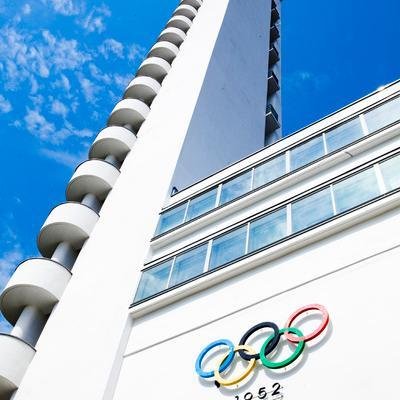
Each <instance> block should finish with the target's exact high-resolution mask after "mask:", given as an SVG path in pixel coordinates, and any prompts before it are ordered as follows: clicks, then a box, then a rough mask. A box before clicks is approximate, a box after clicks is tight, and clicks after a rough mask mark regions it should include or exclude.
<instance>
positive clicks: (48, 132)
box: [24, 109, 55, 140]
mask: <svg viewBox="0 0 400 400" xmlns="http://www.w3.org/2000/svg"><path fill="white" fill-rule="evenodd" d="M24 121H25V125H26V128H27V129H28V131H29V132H30V133H32V134H33V135H35V136H37V137H39V138H40V139H41V140H51V136H52V134H54V130H55V126H54V124H53V123H51V122H49V121H47V119H46V118H45V117H44V116H43V115H42V114H41V113H40V112H39V111H38V110H31V109H28V112H27V114H26V115H25V117H24Z"/></svg>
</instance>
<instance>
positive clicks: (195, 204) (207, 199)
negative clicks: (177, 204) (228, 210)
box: [186, 188, 217, 221]
mask: <svg viewBox="0 0 400 400" xmlns="http://www.w3.org/2000/svg"><path fill="white" fill-rule="evenodd" d="M216 197H217V189H216V188H215V189H213V190H210V191H209V192H206V193H204V194H202V195H201V196H197V197H195V198H193V199H192V200H190V203H189V209H188V213H187V216H186V221H190V220H191V219H193V218H196V217H198V216H199V215H202V214H204V213H206V212H207V211H210V210H212V209H213V208H214V207H215V199H216Z"/></svg>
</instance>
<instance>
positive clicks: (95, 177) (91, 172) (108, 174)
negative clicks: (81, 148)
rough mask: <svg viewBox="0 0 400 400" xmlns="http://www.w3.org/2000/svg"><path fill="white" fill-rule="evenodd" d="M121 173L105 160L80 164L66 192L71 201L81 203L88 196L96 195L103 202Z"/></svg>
mask: <svg viewBox="0 0 400 400" xmlns="http://www.w3.org/2000/svg"><path fill="white" fill-rule="evenodd" d="M119 174H120V172H119V170H118V169H117V168H116V167H115V166H114V165H112V164H110V163H108V162H107V161H104V160H88V161H85V162H83V163H82V164H80V165H79V166H78V167H77V168H76V170H75V173H74V174H73V175H72V178H71V180H70V181H69V183H68V186H67V190H66V197H67V200H69V201H81V200H82V198H83V197H84V196H85V195H86V194H88V193H92V194H94V195H95V196H96V197H97V198H98V199H99V200H100V201H103V200H104V199H105V198H106V197H107V195H108V193H109V192H110V190H111V189H112V188H113V186H114V184H115V182H116V180H117V179H118V176H119Z"/></svg>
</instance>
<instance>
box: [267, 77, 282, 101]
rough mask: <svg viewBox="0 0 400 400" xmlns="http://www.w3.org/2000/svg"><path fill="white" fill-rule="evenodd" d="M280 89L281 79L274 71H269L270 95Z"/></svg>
mask: <svg viewBox="0 0 400 400" xmlns="http://www.w3.org/2000/svg"><path fill="white" fill-rule="evenodd" d="M279 89H280V86H279V80H278V78H277V77H276V75H275V73H274V71H269V72H268V96H270V95H272V94H274V93H276V92H277V91H278V90H279Z"/></svg>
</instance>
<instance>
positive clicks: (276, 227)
mask: <svg viewBox="0 0 400 400" xmlns="http://www.w3.org/2000/svg"><path fill="white" fill-rule="evenodd" d="M286 235H287V228H286V207H284V208H281V209H280V210H278V211H275V212H273V213H271V214H268V215H266V216H265V217H263V218H260V219H258V220H256V221H254V222H252V223H251V224H250V239H249V252H251V251H255V250H258V249H260V248H261V247H265V246H268V245H269V244H271V243H274V242H276V241H278V240H280V239H282V238H284V237H285V236H286Z"/></svg>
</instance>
